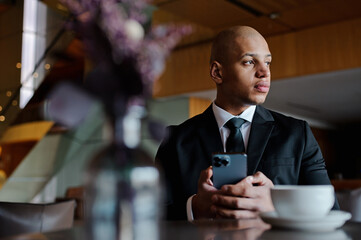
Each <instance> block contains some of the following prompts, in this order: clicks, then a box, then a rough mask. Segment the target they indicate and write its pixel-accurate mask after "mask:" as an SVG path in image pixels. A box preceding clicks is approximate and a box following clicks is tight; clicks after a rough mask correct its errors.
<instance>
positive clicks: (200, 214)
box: [192, 167, 219, 219]
mask: <svg viewBox="0 0 361 240" xmlns="http://www.w3.org/2000/svg"><path fill="white" fill-rule="evenodd" d="M212 175H213V170H212V167H208V168H207V169H206V170H203V171H202V172H201V175H200V177H199V179H198V192H197V194H196V195H195V196H194V197H193V199H192V211H193V217H194V219H201V218H214V217H215V214H213V213H212V212H211V206H212V201H211V198H212V196H213V195H214V194H215V193H217V192H219V191H218V190H217V189H216V188H215V187H214V186H213V183H212V180H211V177H212Z"/></svg>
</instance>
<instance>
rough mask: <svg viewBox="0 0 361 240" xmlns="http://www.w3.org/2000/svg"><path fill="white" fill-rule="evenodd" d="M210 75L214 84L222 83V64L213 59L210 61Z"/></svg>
mask: <svg viewBox="0 0 361 240" xmlns="http://www.w3.org/2000/svg"><path fill="white" fill-rule="evenodd" d="M210 75H211V78H212V79H213V81H214V82H215V83H216V84H221V83H222V65H221V64H220V63H219V62H217V61H213V62H212V63H211V66H210Z"/></svg>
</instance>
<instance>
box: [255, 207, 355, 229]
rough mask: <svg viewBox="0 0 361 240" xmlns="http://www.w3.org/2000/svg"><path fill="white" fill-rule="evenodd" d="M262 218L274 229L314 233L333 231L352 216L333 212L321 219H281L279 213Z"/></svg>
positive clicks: (265, 214) (342, 212) (264, 214)
mask: <svg viewBox="0 0 361 240" xmlns="http://www.w3.org/2000/svg"><path fill="white" fill-rule="evenodd" d="M260 216H261V218H262V220H263V221H264V222H266V223H269V224H271V225H272V226H274V227H281V228H288V229H296V230H304V231H314V232H315V231H316V232H325V231H333V230H335V229H336V228H338V227H341V226H342V225H343V224H344V223H345V222H346V221H347V220H349V219H350V218H351V214H350V213H348V212H344V211H331V212H330V213H329V214H328V215H327V216H325V217H323V218H321V219H298V218H297V217H295V218H281V217H279V216H278V215H277V212H265V213H261V214H260Z"/></svg>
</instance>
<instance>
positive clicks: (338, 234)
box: [3, 219, 361, 240]
mask: <svg viewBox="0 0 361 240" xmlns="http://www.w3.org/2000/svg"><path fill="white" fill-rule="evenodd" d="M85 235H86V234H85V230H84V228H83V227H82V226H81V225H80V226H74V227H73V228H71V229H66V230H61V231H56V232H49V233H31V234H23V235H19V236H13V237H8V238H3V239H4V240H20V239H21V240H63V239H67V240H83V239H84V240H85V239H87V238H86V237H85ZM360 238H361V222H350V221H349V222H346V223H345V225H344V226H342V227H341V228H338V229H336V230H334V231H330V232H304V231H293V230H286V229H277V228H272V227H271V226H270V225H268V224H265V223H264V222H263V221H262V220H261V219H248V220H203V221H195V222H192V223H190V222H186V221H174V222H161V223H160V238H159V239H160V240H168V239H172V240H177V239H182V240H193V239H194V240H196V239H197V240H198V239H201V240H222V239H224V240H226V239H227V240H230V239H231V240H233V239H237V240H238V239H245V240H262V239H277V240H282V239H293V240H295V239H296V240H299V239H304V240H306V239H307V240H308V239H313V240H322V239H325V240H332V239H335V240H336V239H337V240H343V239H347V240H349V239H360ZM142 239H148V238H147V237H146V236H144V238H142Z"/></svg>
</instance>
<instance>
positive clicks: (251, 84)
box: [218, 35, 271, 106]
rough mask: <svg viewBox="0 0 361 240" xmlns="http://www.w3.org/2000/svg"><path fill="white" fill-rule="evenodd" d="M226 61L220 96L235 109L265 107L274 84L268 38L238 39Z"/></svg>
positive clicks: (223, 66)
mask: <svg viewBox="0 0 361 240" xmlns="http://www.w3.org/2000/svg"><path fill="white" fill-rule="evenodd" d="M226 59H227V60H226V61H225V62H224V63H223V64H221V65H222V82H221V84H219V85H218V94H220V95H219V96H220V97H222V98H223V99H227V101H228V103H229V104H231V105H234V106H245V105H255V104H262V103H263V102H264V101H265V100H266V97H267V94H268V91H269V88H270V81H271V72H270V63H271V53H270V51H269V49H268V45H267V43H266V41H265V40H264V38H263V37H261V36H257V35H256V36H253V37H247V38H244V37H237V38H236V39H235V41H234V44H233V46H232V47H231V50H230V52H229V55H228V57H227V58H226Z"/></svg>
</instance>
